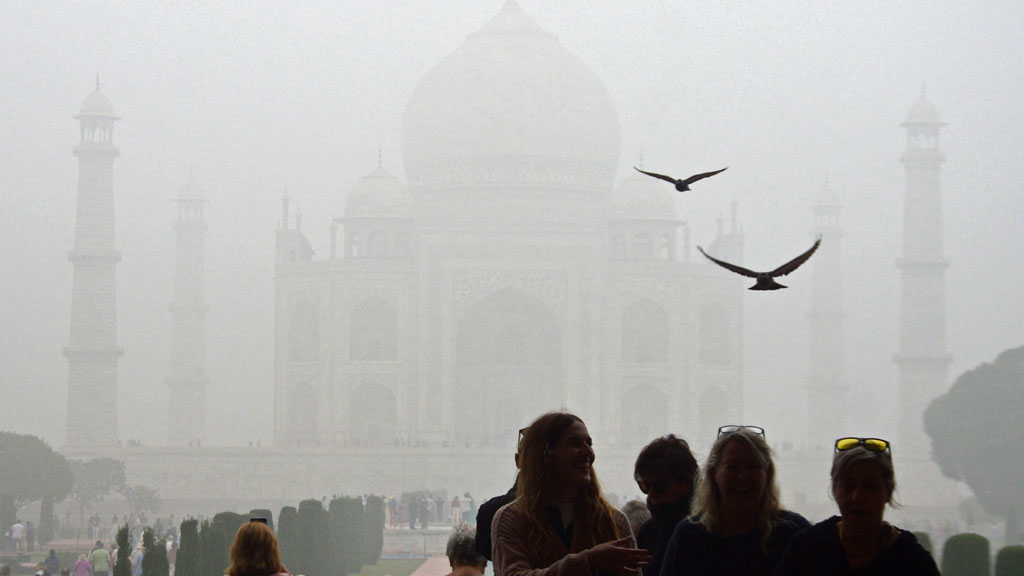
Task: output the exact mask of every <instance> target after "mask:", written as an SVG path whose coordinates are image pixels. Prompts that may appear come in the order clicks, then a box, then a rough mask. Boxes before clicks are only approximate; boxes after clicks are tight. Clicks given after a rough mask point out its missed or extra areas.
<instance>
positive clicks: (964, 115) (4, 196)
mask: <svg viewBox="0 0 1024 576" xmlns="http://www.w3.org/2000/svg"><path fill="white" fill-rule="evenodd" d="M519 3H520V5H521V6H522V8H523V9H524V10H525V11H526V12H527V14H529V15H530V16H531V17H532V18H533V19H534V20H536V21H537V22H538V23H539V24H540V26H541V27H543V28H544V29H545V30H547V31H549V32H551V33H553V34H555V35H556V36H557V37H558V38H559V39H560V41H561V43H562V44H563V45H564V46H565V47H566V48H567V49H568V50H569V51H571V52H572V53H574V54H576V55H578V56H579V57H580V58H581V59H582V60H583V61H584V62H586V63H587V64H588V65H589V66H590V67H591V68H592V69H593V70H594V71H595V72H596V74H597V75H598V77H599V78H600V79H601V80H602V81H603V82H604V84H605V86H607V88H608V91H609V93H610V94H611V97H612V99H613V101H614V103H615V106H616V107H617V109H618V114H619V122H620V125H621V128H622V146H621V158H620V170H619V176H618V179H617V180H621V179H622V178H624V177H626V176H627V175H628V174H629V172H630V171H631V169H630V168H629V167H630V166H631V165H632V164H634V163H636V162H637V161H638V158H639V157H640V155H641V153H642V155H643V158H644V164H645V166H646V167H647V168H649V169H652V170H660V171H664V172H669V173H679V174H687V173H693V172H698V171H705V170H711V169H716V168H720V167H723V166H729V170H728V171H727V172H725V173H723V174H721V175H719V176H716V177H715V178H714V179H712V180H708V181H706V182H704V183H702V185H700V186H699V187H695V191H694V192H691V193H687V194H686V195H684V196H681V197H680V198H679V201H678V206H679V210H680V214H681V216H682V218H683V219H684V220H686V221H687V223H688V225H689V226H690V228H691V230H692V233H691V239H692V241H693V243H694V244H703V245H705V246H706V245H707V244H709V243H710V242H711V241H712V240H713V239H714V236H715V234H716V230H717V227H718V220H719V218H720V217H724V218H725V220H726V224H725V225H726V227H728V216H729V210H730V208H729V205H730V202H732V201H735V202H736V203H737V206H738V218H739V223H740V226H741V227H742V229H743V231H744V233H745V237H746V254H745V262H744V263H745V264H749V265H750V266H751V267H754V268H771V267H774V266H775V265H777V264H779V263H781V262H782V261H784V260H785V259H788V258H790V257H792V256H794V255H796V254H797V253H799V252H800V251H802V250H803V249H805V248H806V247H807V246H809V244H810V242H811V230H812V227H813V223H814V221H813V218H812V213H811V209H810V207H811V206H812V205H813V204H814V202H815V200H816V199H817V198H818V197H819V195H820V194H821V193H822V190H823V189H824V188H825V186H826V183H827V185H828V187H829V188H830V189H831V191H832V193H834V194H835V195H836V196H837V197H838V198H839V200H840V203H841V204H842V206H843V213H842V217H841V225H842V227H843V229H844V231H845V237H844V238H843V240H842V242H843V244H842V255H843V266H844V299H845V308H846V310H847V316H846V342H847V373H846V380H847V382H848V383H849V385H850V386H851V389H852V391H853V394H852V399H853V401H854V402H853V405H851V407H850V414H851V422H852V424H851V426H852V427H853V429H852V430H851V432H857V433H864V434H878V435H882V434H886V433H888V432H889V431H890V430H891V429H893V428H894V426H895V425H894V424H893V423H892V421H891V420H892V419H891V417H892V416H894V415H895V406H896V391H895V388H894V386H895V382H896V368H895V365H894V363H893V361H892V357H893V354H894V353H895V351H896V347H897V337H898V332H899V327H898V305H897V304H898V299H899V277H898V271H897V269H896V267H895V261H896V259H897V258H898V256H899V254H900V249H901V238H900V234H901V232H900V226H901V216H902V209H903V205H902V192H903V182H904V177H903V166H902V165H901V164H900V162H899V157H900V154H901V153H902V151H903V149H904V147H905V136H904V131H903V129H902V128H901V127H900V123H901V122H902V121H903V120H904V119H905V116H906V113H907V110H908V109H909V108H910V106H911V105H912V104H914V103H915V102H916V101H917V100H918V98H919V97H920V94H921V90H922V86H926V89H927V96H928V99H929V100H931V101H932V103H934V104H935V106H936V107H937V109H938V110H939V112H940V114H941V116H942V118H943V120H945V121H946V122H947V123H948V126H946V127H945V128H944V129H943V132H942V139H941V148H942V150H943V151H944V153H945V154H946V155H947V158H948V160H947V162H946V164H945V165H944V167H943V172H942V175H943V202H944V210H945V224H946V228H945V230H946V235H945V239H946V250H945V251H946V254H947V256H948V257H949V259H950V261H951V266H950V268H949V269H948V271H947V275H946V280H947V287H948V309H949V324H948V347H949V350H950V352H951V353H952V354H953V356H954V362H953V365H952V367H951V370H950V378H951V380H952V379H953V378H955V377H956V376H957V375H959V374H960V373H961V372H963V371H964V370H966V369H968V368H971V367H973V366H975V365H977V364H978V363H980V362H983V361H987V360H990V359H992V358H994V356H995V355H996V354H997V353H998V352H1000V351H1001V350H1003V349H1006V348H1009V347H1013V346H1019V345H1021V344H1022V341H1024V298H1022V297H1021V294H1022V293H1024V266H1022V264H1024V259H1022V257H1021V256H1020V253H1019V252H1020V249H1021V247H1022V246H1024V232H1022V226H1021V222H1024V199H1022V197H1024V161H1022V158H1024V150H1022V145H1021V138H1020V134H1022V133H1024V114H1022V112H1021V102H1024V74H1022V73H1021V71H1022V70H1024V51H1021V50H1020V30H1022V29H1024V5H1022V4H1021V3H1019V2H1015V1H991V2H981V3H971V4H968V3H945V4H942V3H938V4H937V3H934V2H925V1H907V2H877V1H865V2H843V3H829V4H830V5H828V6H826V4H825V3H822V4H820V5H813V7H812V8H810V9H809V8H808V4H807V3H805V2H795V1H790V0H782V1H778V2H771V3H763V2H738V1H733V0H724V1H722V2H714V3H684V2H645V3H636V2H608V1H603V0H594V1H591V2H585V3H584V2H566V1H555V2H543V1H540V0H520V2H519ZM501 4H502V1H501V0H483V1H482V0H445V1H443V2H442V1H434V0H431V1H421V2H417V3H415V7H409V3H407V2H397V1H391V0H377V1H375V2H352V1H341V2H323V3H318V4H309V5H300V6H295V5H293V3H285V2H279V3H275V2H210V3H202V4H201V5H194V4H193V3H182V4H180V5H174V4H173V3H166V2H130V3H122V2H117V3H115V2H88V3H73V4H72V3H64V2H58V3H53V2H34V3H27V2H4V3H2V4H0V81H2V83H0V86H2V88H0V133H2V134H3V137H2V138H0V215H2V218H0V263H2V266H0V398H2V400H0V429H7V430H14V431H19V432H27V433H34V434H40V435H42V436H44V437H45V438H46V439H48V440H49V441H51V442H53V443H55V444H57V445H60V444H62V443H63V438H64V430H63V417H64V414H65V410H66V389H67V362H66V360H65V358H64V357H63V355H62V353H61V350H62V348H63V346H65V345H66V344H67V343H68V329H69V310H70V292H71V273H72V268H71V264H70V263H69V262H68V261H67V257H66V256H67V252H68V251H69V250H70V249H71V248H72V245H73V230H74V201H75V187H76V178H77V160H76V159H75V158H74V156H73V155H72V153H71V149H72V147H73V146H74V145H75V144H76V143H77V140H78V128H77V123H76V122H75V121H74V120H73V119H72V118H71V117H72V115H74V114H75V113H76V112H77V111H78V108H79V106H80V105H81V102H82V100H83V99H84V98H85V96H86V95H88V94H89V93H90V92H91V91H92V90H93V87H94V83H95V81H96V75H97V74H98V75H99V81H100V86H101V89H102V90H103V92H104V93H105V94H106V95H107V96H108V97H109V98H110V99H111V100H112V101H113V103H114V107H115V111H116V113H117V114H118V115H119V116H120V117H121V118H122V120H121V121H120V122H119V123H118V124H117V126H116V128H115V134H114V140H115V143H116V144H117V145H118V146H119V147H120V149H121V156H120V158H118V159H117V161H116V163H115V177H114V186H115V195H116V202H117V228H118V232H117V247H118V249H119V250H120V251H121V252H122V256H123V260H122V261H121V263H120V265H119V266H118V269H117V275H118V276H117V278H118V290H119V294H118V299H119V300H118V307H119V341H120V343H121V345H122V346H123V347H124V352H125V353H124V356H123V357H122V359H121V363H120V377H119V382H120V384H119V386H120V406H119V412H120V435H121V438H122V439H124V440H128V439H130V438H137V439H140V440H142V441H143V442H146V443H151V444H161V443H163V441H164V439H165V434H166V432H165V430H166V404H167V388H166V385H165V384H164V378H165V376H166V372H167V362H168V357H169V350H168V341H169V333H170V314H169V311H168V304H169V302H170V300H171V278H172V272H173V263H174V244H173V241H174V236H173V231H172V229H171V224H172V223H173V221H174V219H175V206H174V204H173V203H172V202H171V201H170V199H171V198H173V197H174V196H175V195H176V194H177V192H178V190H179V189H180V188H181V186H182V185H183V184H184V183H185V182H186V181H187V180H188V178H189V174H190V173H191V174H193V177H194V179H195V182H196V183H197V185H198V186H199V187H200V188H202V189H203V190H204V192H205V194H206V196H207V198H208V199H209V203H208V205H207V208H206V220H207V223H208V224H209V232H208V234H207V236H206V246H207V252H206V257H207V265H208V273H207V301H208V303H209V306H210V311H209V315H208V317H207V325H208V338H207V340H208V354H209V361H208V371H209V376H210V377H211V385H210V388H209V390H208V398H209V408H208V436H209V437H211V438H218V440H216V441H215V443H228V444H237V443H245V442H246V441H248V440H255V439H256V438H262V440H263V442H264V443H266V442H268V441H269V440H270V437H271V432H270V429H271V424H270V423H271V419H272V403H271V383H272V372H273V359H272V345H273V317H272V311H273V254H272V250H273V243H274V232H273V231H274V228H275V227H276V225H277V221H278V219H279V216H280V198H281V196H282V195H284V194H285V192H286V191H287V193H288V195H289V196H290V197H291V198H292V202H293V210H294V209H295V207H296V206H297V207H298V210H300V211H301V213H302V215H303V229H304V230H306V232H307V234H308V235H309V237H310V239H311V240H312V242H313V244H314V248H315V249H316V250H317V251H318V253H319V255H320V257H323V256H324V255H326V253H327V250H328V230H327V226H328V225H329V223H330V221H331V219H332V218H333V217H335V216H340V215H341V214H342V210H343V207H344V197H345V194H346V192H347V191H348V190H349V189H350V188H351V187H352V185H353V184H354V183H355V182H356V181H358V179H359V178H361V177H362V176H363V175H365V174H366V173H368V172H370V171H371V170H372V169H373V168H374V167H375V166H376V164H377V155H378V148H379V149H380V151H381V155H382V158H383V163H384V165H385V167H387V168H388V169H389V170H390V171H391V172H392V173H394V174H396V175H397V176H398V177H399V178H401V179H403V180H404V173H403V171H402V163H401V154H400V148H401V134H400V125H401V120H402V113H403V110H404V107H405V104H406V102H407V101H408V99H409V96H410V94H411V93H412V91H413V90H414V88H415V87H416V85H417V83H418V82H419V81H420V79H421V78H422V77H423V76H424V74H425V73H426V72H427V71H428V70H430V68H431V67H432V66H433V65H435V64H436V63H437V62H439V61H440V60H441V59H442V58H443V57H445V56H446V55H447V54H449V53H450V52H451V51H453V50H454V49H455V48H456V47H458V46H459V45H460V44H461V43H462V41H463V39H464V38H465V37H466V36H467V35H468V34H470V33H472V32H474V31H476V30H477V29H479V28H480V27H481V26H483V25H484V24H485V23H486V22H487V21H488V20H489V19H490V18H491V17H493V16H494V14H496V13H497V12H498V10H499V9H500V7H501ZM812 264H813V260H812ZM810 279H811V272H810V270H801V271H799V272H797V273H795V274H793V275H791V276H789V277H788V280H789V281H788V282H786V284H788V285H790V286H792V288H791V289H789V290H785V291H779V292H774V293H748V294H747V296H746V299H745V305H744V306H745V315H744V317H745V323H746V336H745V374H746V376H745V388H746V395H747V408H746V418H745V419H746V420H747V422H748V423H759V424H763V425H764V426H765V427H766V428H769V429H770V430H776V431H778V432H777V433H776V435H775V436H774V437H776V438H787V437H788V438H792V439H794V440H796V441H799V439H800V438H799V436H798V435H799V434H800V433H802V431H803V427H802V425H798V424H795V423H794V422H793V421H792V418H789V417H787V413H791V411H792V410H798V411H802V410H803V405H804V404H803V400H802V394H803V386H804V384H805V381H806V374H807V360H808V359H807V355H808V351H807V338H808V337H807V332H808V323H807V309H808V302H809V294H810V290H809V289H810ZM569 408H572V407H571V406H570V407H569ZM72 409H76V410H77V409H81V410H89V407H88V406H84V407H73V408H72ZM800 413H802V412H800ZM712 433H713V431H709V435H710V434H712ZM595 441H596V442H600V439H599V438H595Z"/></svg>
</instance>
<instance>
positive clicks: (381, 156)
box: [377, 144, 384, 168]
mask: <svg viewBox="0 0 1024 576" xmlns="http://www.w3.org/2000/svg"><path fill="white" fill-rule="evenodd" d="M381 148H382V146H381V145H380V144H377V168H383V167H384V153H383V152H382V150H381Z"/></svg>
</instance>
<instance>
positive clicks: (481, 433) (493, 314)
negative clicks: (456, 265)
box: [452, 288, 565, 446]
mask: <svg viewBox="0 0 1024 576" xmlns="http://www.w3.org/2000/svg"><path fill="white" fill-rule="evenodd" d="M455 346H456V350H455V372H454V381H455V382H454V384H455V385H454V390H453V392H454V393H453V396H452V418H453V420H454V422H455V440H456V442H458V443H459V444H461V445H466V446H474V445H484V446H512V445H514V444H515V442H516V433H517V430H518V429H519V428H520V427H521V426H523V425H525V424H527V423H528V422H529V421H530V420H532V419H533V418H534V417H536V416H538V415H540V414H541V413H542V412H544V411H546V410H555V409H558V408H560V407H562V405H563V404H564V401H565V400H564V399H565V393H564V390H565V387H564V383H563V381H562V377H563V369H562V363H563V362H562V347H563V344H562V329H561V327H560V325H559V322H558V319H557V316H556V315H555V313H554V312H553V311H552V310H551V309H550V308H549V307H548V306H546V305H545V304H544V303H543V302H541V301H540V300H538V299H537V298H535V297H533V296H531V295H529V294H526V293H524V292H522V291H520V290H516V289H513V288H504V289H502V290H499V291H497V292H495V293H493V294H491V295H490V296H488V297H486V298H484V299H483V300H480V301H479V302H477V303H476V304H475V305H474V306H473V307H472V308H470V309H469V311H467V312H466V314H465V316H463V318H462V319H461V321H460V322H459V324H458V332H457V336H456V343H455Z"/></svg>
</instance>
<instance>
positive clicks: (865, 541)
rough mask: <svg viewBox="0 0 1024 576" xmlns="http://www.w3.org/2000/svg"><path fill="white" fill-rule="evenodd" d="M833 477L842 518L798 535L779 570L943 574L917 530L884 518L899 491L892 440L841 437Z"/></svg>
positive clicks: (792, 575)
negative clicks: (911, 530) (893, 461)
mask: <svg viewBox="0 0 1024 576" xmlns="http://www.w3.org/2000/svg"><path fill="white" fill-rule="evenodd" d="M831 476H832V496H833V497H834V498H835V500H836V504H837V505H838V506H839V514H840V515H841V516H833V517H831V518H829V519H828V520H825V521H824V522H819V523H818V524H815V525H814V526H812V527H811V528H809V529H807V530H804V531H803V532H801V533H800V534H797V535H796V537H795V538H793V541H792V542H791V543H790V545H789V548H788V549H787V550H786V553H785V554H784V555H783V557H782V561H781V562H780V563H779V566H778V569H777V570H776V571H775V573H776V574H779V575H781V576H798V575H802V574H809V575H811V574H813V575H819V574H820V575H824V576H828V575H831V574H880V575H890V574H891V575H894V576H895V575H897V574H907V575H914V576H939V569H938V567H936V565H935V560H933V559H932V556H931V554H929V553H928V551H927V550H925V549H924V548H923V547H921V544H920V543H918V541H917V538H915V537H914V534H913V533H911V532H908V531H906V530H900V529H899V528H896V527H895V526H892V525H891V524H889V523H888V522H886V521H885V520H883V515H884V514H885V506H886V504H889V505H892V504H893V497H892V495H893V491H894V490H895V489H896V475H895V473H894V472H893V467H892V448H891V447H890V446H889V442H888V441H887V440H882V439H880V438H840V439H839V440H836V443H835V454H834V456H833V457H832V474H831Z"/></svg>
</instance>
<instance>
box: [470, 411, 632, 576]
mask: <svg viewBox="0 0 1024 576" xmlns="http://www.w3.org/2000/svg"><path fill="white" fill-rule="evenodd" d="M592 443H593V442H592V440H591V438H590V433H589V432H588V431H587V426H586V424H584V423H583V420H581V419H580V418H579V417H577V416H575V415H573V414H569V413H565V412H550V413H547V414H544V415H543V416H541V417H539V418H537V420H535V421H534V422H533V424H530V427H529V428H528V429H526V432H525V436H524V438H523V441H522V444H521V446H522V447H521V451H520V457H519V464H520V472H519V488H518V491H517V498H516V499H515V500H514V501H512V502H511V503H509V504H506V505H505V506H503V507H502V508H501V509H500V510H498V512H497V513H496V514H495V515H494V521H493V523H492V525H491V531H492V535H493V542H494V549H493V558H494V572H495V574H501V575H502V576H555V575H558V576H563V575H564V576H588V575H590V574H595V573H622V574H626V573H629V574H632V573H635V572H636V571H637V570H638V569H639V568H641V567H642V566H643V565H644V564H646V563H647V562H648V561H649V560H650V553H648V552H647V551H646V550H638V549H636V547H635V541H634V540H633V533H632V531H631V530H630V528H629V521H628V520H627V519H626V516H625V515H624V514H623V513H622V512H619V511H618V510H616V509H615V508H614V507H613V506H612V505H611V504H609V503H608V501H607V500H605V499H604V496H602V494H601V486H600V484H598V482H597V476H596V475H595V474H594V467H593V464H594V449H593V447H592ZM481 528H483V527H481Z"/></svg>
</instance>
